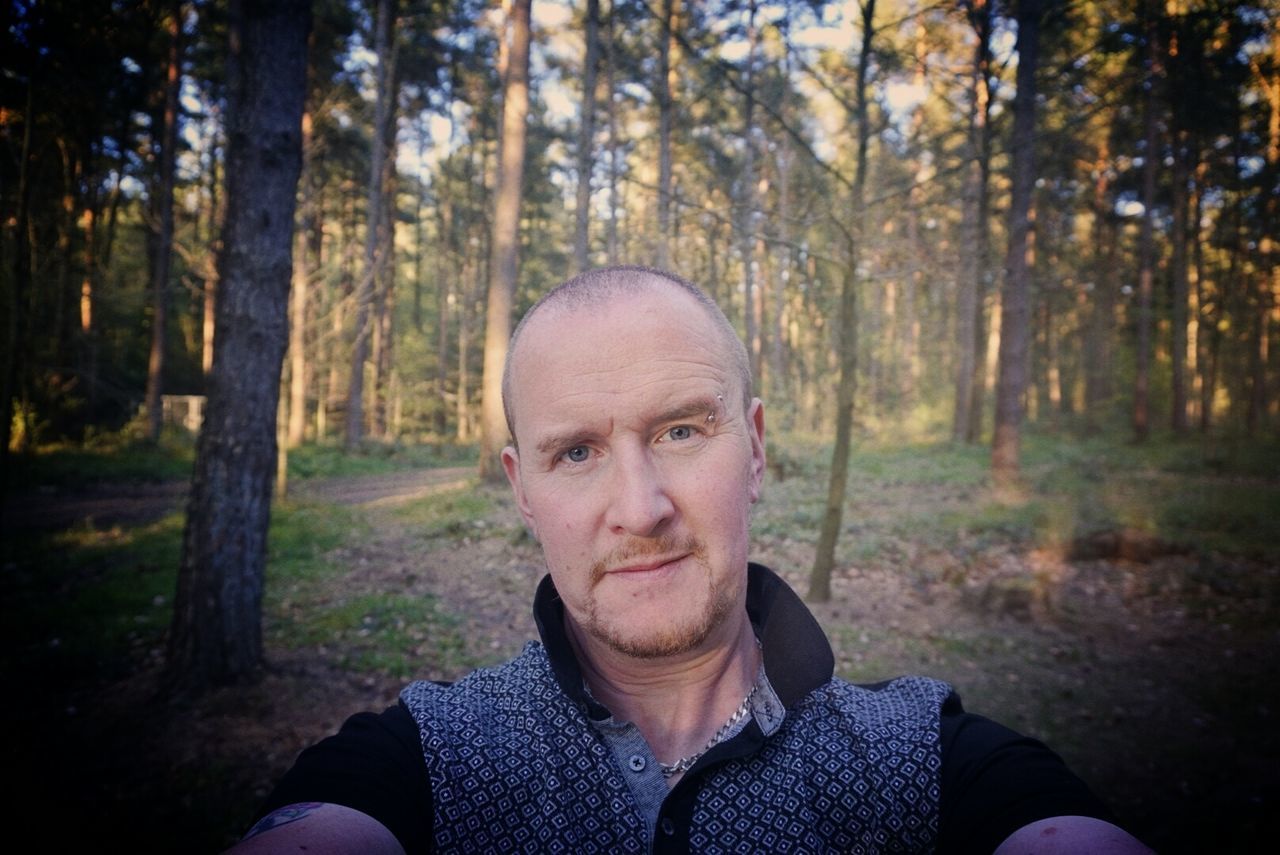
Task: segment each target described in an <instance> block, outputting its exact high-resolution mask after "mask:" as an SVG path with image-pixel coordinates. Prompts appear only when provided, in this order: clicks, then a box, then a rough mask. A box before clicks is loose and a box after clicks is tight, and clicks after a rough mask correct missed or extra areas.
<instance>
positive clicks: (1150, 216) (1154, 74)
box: [1133, 0, 1161, 442]
mask: <svg viewBox="0 0 1280 855" xmlns="http://www.w3.org/2000/svg"><path fill="white" fill-rule="evenodd" d="M1154 6H1155V4H1154V2H1153V0H1148V2H1147V4H1146V10H1145V12H1144V15H1145V17H1146V42H1147V44H1146V64H1147V69H1146V71H1147V74H1146V81H1145V84H1144V85H1145V87H1146V92H1145V94H1144V96H1143V152H1142V158H1143V159H1142V225H1141V231H1140V232H1139V235H1138V341H1137V353H1136V354H1135V355H1134V357H1135V358H1134V379H1133V435H1134V438H1135V439H1136V440H1137V441H1138V442H1142V441H1145V440H1146V438H1147V436H1148V435H1149V434H1150V432H1151V401H1150V395H1151V326H1152V318H1151V299H1152V294H1153V291H1154V289H1155V284H1154V283H1155V266H1156V258H1155V255H1156V249H1155V237H1154V234H1153V232H1154V223H1155V204H1156V168H1157V161H1158V160H1159V157H1158V154H1157V152H1156V145H1157V143H1158V139H1157V136H1156V130H1157V122H1156V104H1157V103H1158V101H1157V99H1156V83H1157V80H1158V78H1159V76H1160V67H1161V64H1160V49H1159V39H1158V34H1157V29H1156V20H1155V12H1154V11H1153V9H1154Z"/></svg>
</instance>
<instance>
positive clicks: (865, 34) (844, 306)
mask: <svg viewBox="0 0 1280 855" xmlns="http://www.w3.org/2000/svg"><path fill="white" fill-rule="evenodd" d="M875 14H876V2H875V0H866V2H865V3H864V4H863V6H862V48H861V51H860V53H859V54H858V72H857V75H858V76H857V82H856V83H855V84H854V87H855V88H854V93H855V97H856V99H857V100H856V103H857V109H856V114H855V116H854V123H855V128H854V131H855V137H856V139H857V141H858V149H857V155H856V158H857V159H856V161H855V167H854V169H855V172H854V176H853V189H852V191H851V192H850V197H849V218H848V222H849V224H850V225H851V226H852V227H853V229H854V230H853V231H846V232H845V259H844V271H843V276H842V278H841V282H840V327H839V329H840V348H839V354H840V382H839V385H838V386H837V388H836V441H835V447H834V448H833V449H832V452H831V471H830V473H829V476H828V481H827V503H826V509H825V511H824V512H823V516H822V530H821V531H820V532H819V534H818V547H817V551H816V553H815V555H814V560H813V570H812V571H811V573H810V575H809V593H808V596H809V599H810V600H811V601H813V602H818V603H825V602H827V601H828V600H830V599H831V574H832V571H833V570H834V568H835V554H836V543H837V541H838V540H839V539H840V527H841V525H842V523H843V520H844V498H845V490H846V487H847V486H848V480H849V451H850V447H851V446H852V443H853V403H854V395H855V393H856V391H857V379H858V275H859V274H858V257H859V253H861V252H862V246H861V242H862V240H863V239H864V236H865V228H864V227H865V225H866V220H867V214H866V203H865V200H864V194H865V187H866V177H867V148H868V147H869V143H870V139H871V129H870V127H869V126H868V122H867V72H868V69H869V67H870V64H871V43H872V37H873V36H874V35H875V28H874V21H875Z"/></svg>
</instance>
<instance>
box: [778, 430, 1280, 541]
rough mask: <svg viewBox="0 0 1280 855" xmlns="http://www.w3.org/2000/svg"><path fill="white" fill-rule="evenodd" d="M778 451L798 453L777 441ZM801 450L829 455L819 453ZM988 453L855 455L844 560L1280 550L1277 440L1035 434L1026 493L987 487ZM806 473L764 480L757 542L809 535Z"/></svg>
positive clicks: (805, 467)
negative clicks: (1120, 544)
mask: <svg viewBox="0 0 1280 855" xmlns="http://www.w3.org/2000/svg"><path fill="white" fill-rule="evenodd" d="M779 445H780V446H782V447H784V448H793V447H795V444H793V443H790V442H788V441H787V440H785V439H784V440H781V441H779ZM806 453H807V454H810V455H817V456H819V459H821V456H822V455H824V454H825V452H824V450H823V449H821V448H820V447H816V446H810V448H809V450H808V451H807V452H806ZM989 454H990V451H989V449H988V448H987V447H985V446H956V445H953V444H951V443H948V442H933V443H916V444H911V445H904V446H896V447H895V446H890V445H887V444H876V445H870V444H868V445H864V446H862V447H861V448H859V449H857V450H855V452H854V453H853V454H852V455H851V460H850V470H849V495H848V499H847V505H846V508H845V516H844V519H845V526H844V532H843V535H842V538H841V542H840V544H839V553H840V558H841V560H842V561H845V562H853V563H862V562H867V561H872V560H876V559H877V558H884V559H885V560H894V559H896V558H897V557H898V556H896V555H895V551H896V550H899V549H901V548H902V544H904V543H906V542H910V543H912V544H914V545H915V546H916V547H921V548H930V549H939V550H945V551H949V552H951V553H954V554H957V555H964V554H968V553H970V552H972V551H973V550H980V549H983V548H986V547H988V546H991V545H995V544H1008V545H1012V546H1017V547H1021V548H1027V547H1045V546H1052V547H1065V546H1067V545H1069V544H1070V543H1071V542H1072V541H1073V540H1074V539H1076V538H1080V537H1085V536H1088V535H1091V534H1095V533H1097V532H1102V531H1110V530H1121V529H1123V530H1129V531H1135V532H1140V533H1142V534H1145V535H1150V536H1153V537H1156V538H1159V539H1160V540H1161V541H1164V542H1167V543H1170V544H1173V545H1175V546H1180V547H1184V548H1189V549H1196V550H1202V551H1221V552H1226V553H1230V554H1243V555H1251V556H1258V557H1266V556H1274V555H1277V554H1280V522H1277V517H1276V508H1278V507H1280V484H1277V482H1276V479H1277V465H1280V464H1278V463H1277V461H1280V449H1277V448H1276V446H1275V445H1274V443H1266V442H1255V443H1244V442H1239V443H1237V444H1235V445H1233V446H1232V447H1231V448H1230V449H1229V450H1227V451H1224V450H1223V449H1221V448H1216V447H1215V448H1213V449H1209V450H1206V447H1205V446H1202V445H1201V444H1199V443H1196V442H1192V441H1177V440H1174V439H1171V438H1165V439H1157V440H1152V441H1151V442H1148V443H1146V444H1144V445H1141V446H1135V445H1130V444H1127V443H1121V442H1117V441H1115V440H1113V439H1108V438H1102V437H1095V438H1091V439H1087V440H1076V439H1069V438H1064V437H1061V436H1049V435H1045V434H1036V433H1032V434H1030V435H1029V436H1027V437H1026V439H1025V442H1024V448H1023V467H1024V476H1025V480H1026V483H1027V487H1026V489H1025V490H1024V491H1022V492H1021V493H1019V494H1015V495H1012V496H1003V495H1000V494H999V493H997V492H996V491H994V490H992V489H991V488H990V484H989V481H988V470H987V465H988V456H989ZM811 470H812V471H813V475H812V476H809V475H802V476H800V477H789V478H787V479H786V480H784V481H781V482H778V481H776V479H775V480H773V481H771V482H770V483H769V484H768V486H767V488H766V490H765V494H764V501H763V502H762V503H761V505H760V507H759V508H758V509H757V512H756V524H755V527H754V532H755V535H756V536H757V537H758V538H765V539H770V538H772V539H780V538H786V539H789V540H797V541H800V542H814V541H815V540H816V537H817V531H818V528H819V526H820V524H821V519H822V514H823V509H824V499H825V496H826V476H825V473H822V472H820V471H819V468H818V466H817V464H816V463H815V462H813V461H811V462H809V463H804V462H801V463H799V464H797V465H796V471H798V472H801V473H807V472H809V471H811Z"/></svg>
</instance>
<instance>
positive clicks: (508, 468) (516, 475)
mask: <svg viewBox="0 0 1280 855" xmlns="http://www.w3.org/2000/svg"><path fill="white" fill-rule="evenodd" d="M502 471H504V472H506V473H507V481H508V482H509V483H510V484H511V492H512V493H514V494H515V497H516V507H518V508H519V509H520V516H521V517H522V518H523V519H524V524H525V526H527V527H528V529H529V533H530V534H532V535H533V539H534V540H537V539H538V524H537V523H536V522H534V519H533V511H532V510H531V509H530V508H529V501H528V499H527V498H526V497H525V494H524V483H523V482H522V481H521V479H520V452H519V451H517V450H516V447H515V446H513V445H508V446H507V447H506V448H504V449H502Z"/></svg>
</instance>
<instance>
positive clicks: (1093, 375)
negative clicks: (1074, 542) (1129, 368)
mask: <svg viewBox="0 0 1280 855" xmlns="http://www.w3.org/2000/svg"><path fill="white" fill-rule="evenodd" d="M1101 137H1102V142H1101V144H1100V145H1099V149H1098V153H1097V157H1096V158H1095V159H1094V163H1093V173H1094V181H1093V199H1092V205H1091V207H1092V211H1091V213H1092V216H1093V227H1092V231H1091V233H1090V242H1091V243H1092V244H1093V246H1092V253H1093V262H1092V266H1093V270H1092V277H1093V289H1092V294H1090V295H1089V297H1090V299H1089V302H1088V307H1089V308H1088V313H1087V317H1086V321H1085V323H1086V326H1085V346H1084V354H1083V357H1084V417H1085V430H1086V432H1088V433H1097V432H1098V431H1099V430H1101V417H1102V415H1103V412H1102V411H1103V409H1104V408H1105V407H1107V406H1108V405H1109V403H1110V401H1111V395H1112V386H1111V338H1112V335H1113V334H1114V329H1113V327H1114V314H1115V298H1116V289H1115V273H1114V268H1115V261H1116V234H1115V228H1114V226H1113V225H1112V222H1111V208H1112V204H1113V203H1112V200H1111V190H1110V186H1111V185H1110V177H1109V167H1110V162H1111V153H1110V149H1109V146H1108V145H1107V142H1106V135H1105V134H1102V135H1101Z"/></svg>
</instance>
